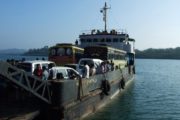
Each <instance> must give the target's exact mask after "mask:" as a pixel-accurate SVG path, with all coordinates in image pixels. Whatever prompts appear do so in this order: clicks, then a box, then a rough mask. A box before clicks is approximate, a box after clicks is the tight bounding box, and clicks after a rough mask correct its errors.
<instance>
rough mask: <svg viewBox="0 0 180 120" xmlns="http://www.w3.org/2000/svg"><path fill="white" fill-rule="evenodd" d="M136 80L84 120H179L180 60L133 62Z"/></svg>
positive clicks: (140, 60) (139, 60)
mask: <svg viewBox="0 0 180 120" xmlns="http://www.w3.org/2000/svg"><path fill="white" fill-rule="evenodd" d="M136 71H137V74H136V78H135V80H134V81H133V83H132V84H131V86H130V87H129V88H128V89H127V91H126V92H125V93H124V94H123V95H118V96H117V97H116V98H115V99H113V100H112V102H110V103H109V104H108V105H107V106H105V107H103V108H102V109H101V110H99V111H98V112H96V113H95V114H92V115H90V116H89V117H87V118H85V120H146V119H148V120H180V92H179V91H180V87H179V86H180V75H179V73H180V61H179V60H143V59H138V60H137V61H136Z"/></svg>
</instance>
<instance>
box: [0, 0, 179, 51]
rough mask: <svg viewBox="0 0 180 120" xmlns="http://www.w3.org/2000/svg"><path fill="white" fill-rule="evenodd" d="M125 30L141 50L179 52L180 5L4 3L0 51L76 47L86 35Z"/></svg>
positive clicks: (147, 0)
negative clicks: (105, 9)
mask: <svg viewBox="0 0 180 120" xmlns="http://www.w3.org/2000/svg"><path fill="white" fill-rule="evenodd" d="M105 2H107V5H108V6H110V7H111V9H110V10H109V11H108V21H107V24H108V25H107V29H125V30H126V31H127V33H128V34H129V36H130V37H131V38H134V39H135V40H136V43H135V47H136V49H139V50H144V49H148V48H175V47H180V13H179V12H180V7H179V5H180V0H0V49H10V48H19V49H31V48H42V47H44V46H49V47H50V46H53V45H55V44H57V43H74V41H75V40H76V39H78V38H79V34H81V33H82V32H83V31H86V30H91V29H103V28H104V22H103V20H102V13H100V9H101V8H102V7H103V6H104V3H105Z"/></svg>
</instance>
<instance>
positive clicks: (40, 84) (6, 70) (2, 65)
mask: <svg viewBox="0 0 180 120" xmlns="http://www.w3.org/2000/svg"><path fill="white" fill-rule="evenodd" d="M0 76H3V77H4V78H6V79H5V80H7V81H11V82H13V83H14V84H15V85H17V86H19V87H21V88H23V89H25V90H26V91H28V92H30V93H32V94H33V95H35V96H36V97H38V98H39V99H41V100H43V101H45V102H46V103H49V104H51V95H50V89H49V84H48V81H45V80H41V79H39V78H38V77H35V76H32V75H28V74H27V73H26V72H25V71H24V70H22V69H18V68H17V67H15V66H12V65H11V64H9V63H7V62H4V61H0Z"/></svg>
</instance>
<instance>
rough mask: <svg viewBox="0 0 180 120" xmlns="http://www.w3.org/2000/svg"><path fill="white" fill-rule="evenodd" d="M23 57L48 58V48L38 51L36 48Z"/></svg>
mask: <svg viewBox="0 0 180 120" xmlns="http://www.w3.org/2000/svg"><path fill="white" fill-rule="evenodd" d="M23 55H29V56H48V46H44V47H43V48H37V49H36V48H34V49H29V50H28V51H27V52H25V53H24V54H23Z"/></svg>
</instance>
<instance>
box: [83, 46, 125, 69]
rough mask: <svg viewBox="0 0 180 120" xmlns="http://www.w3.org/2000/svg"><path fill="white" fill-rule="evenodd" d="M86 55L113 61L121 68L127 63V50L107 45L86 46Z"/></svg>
mask: <svg viewBox="0 0 180 120" xmlns="http://www.w3.org/2000/svg"><path fill="white" fill-rule="evenodd" d="M84 57H86V58H98V59H101V60H104V61H112V62H114V65H115V66H116V67H117V66H118V67H121V68H122V67H124V66H125V65H127V60H126V51H124V50H120V49H117V48H113V47H110V46H105V45H97V46H88V47H85V48H84Z"/></svg>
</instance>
